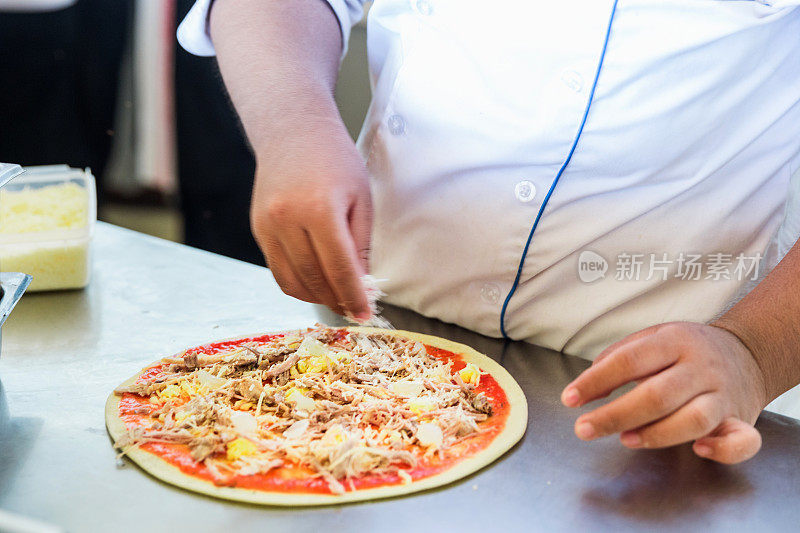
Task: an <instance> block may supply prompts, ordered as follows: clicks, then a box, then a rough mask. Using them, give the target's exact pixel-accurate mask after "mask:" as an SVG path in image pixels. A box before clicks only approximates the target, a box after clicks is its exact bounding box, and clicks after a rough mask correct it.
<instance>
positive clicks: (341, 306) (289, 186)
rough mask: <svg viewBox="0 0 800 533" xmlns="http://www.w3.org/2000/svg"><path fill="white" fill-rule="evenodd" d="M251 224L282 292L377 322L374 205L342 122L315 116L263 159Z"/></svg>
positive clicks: (287, 134) (259, 158)
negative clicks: (371, 268) (372, 306)
mask: <svg viewBox="0 0 800 533" xmlns="http://www.w3.org/2000/svg"><path fill="white" fill-rule="evenodd" d="M256 160H257V170H256V177H255V184H254V187H253V202H252V207H251V212H250V215H251V216H250V219H251V224H252V228H253V234H254V236H255V238H256V241H257V242H258V244H259V246H260V247H261V250H262V251H263V253H264V256H265V257H266V260H267V264H268V266H269V268H270V269H271V270H272V273H273V275H274V276H275V279H276V280H277V282H278V285H280V287H281V289H282V290H283V291H284V292H285V293H286V294H289V295H290V296H294V297H296V298H299V299H301V300H305V301H307V302H313V303H321V304H325V305H327V306H328V307H330V308H331V309H332V310H333V311H335V312H337V313H339V314H345V313H349V314H351V315H352V316H355V317H356V318H361V319H366V318H369V316H370V311H369V305H368V303H367V298H366V293H365V290H364V287H363V284H362V283H361V280H360V277H361V276H362V275H363V274H365V273H366V272H367V269H368V266H367V256H368V253H367V252H368V247H369V242H370V231H371V226H372V204H371V199H370V190H369V182H368V176H367V171H366V168H365V166H364V162H363V160H362V159H361V156H360V155H359V154H358V151H357V150H356V148H355V146H354V144H353V141H352V139H351V138H350V136H349V135H348V134H347V131H346V130H345V129H344V127H343V126H342V125H341V122H340V121H337V120H334V119H327V118H326V117H317V118H315V119H311V118H307V119H306V120H304V121H303V123H302V125H301V127H299V128H297V130H296V131H294V130H292V129H289V130H288V131H284V132H283V134H282V136H281V141H280V146H274V145H273V146H270V147H269V150H268V151H267V152H266V153H258V152H257V155H256Z"/></svg>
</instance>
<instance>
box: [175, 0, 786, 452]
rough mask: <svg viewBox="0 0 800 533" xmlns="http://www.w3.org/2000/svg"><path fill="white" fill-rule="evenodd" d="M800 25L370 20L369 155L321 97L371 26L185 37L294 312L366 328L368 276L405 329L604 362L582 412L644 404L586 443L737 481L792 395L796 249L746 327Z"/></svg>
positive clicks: (231, 19) (545, 8)
mask: <svg viewBox="0 0 800 533" xmlns="http://www.w3.org/2000/svg"><path fill="white" fill-rule="evenodd" d="M798 3H800V2H798V1H796V0H778V1H775V2H770V3H769V4H767V3H764V2H738V1H714V2H706V1H695V0H691V1H688V0H668V1H664V2H651V1H645V0H624V1H619V2H618V1H617V0H571V1H565V2H530V1H528V0H515V1H510V2H503V3H501V4H498V3H490V2H485V1H477V0H458V1H452V0H412V1H406V0H402V1H401V0H378V1H376V2H375V3H374V4H373V6H372V8H371V10H370V13H369V19H368V44H369V47H370V50H369V53H370V72H371V76H372V84H373V89H374V93H373V102H372V106H371V108H370V112H369V114H368V116H367V119H366V121H365V124H364V129H363V131H362V135H361V138H360V140H359V148H360V150H361V151H360V153H359V151H358V150H357V149H356V147H355V146H354V145H353V143H352V142H351V140H350V138H349V136H348V135H347V132H346V131H345V128H344V126H343V124H342V122H341V119H340V117H339V115H338V113H337V110H336V106H335V105H334V101H333V96H332V94H333V89H334V85H335V82H336V75H337V67H338V64H339V60H340V58H341V56H342V54H344V52H345V50H346V45H347V37H348V32H349V30H350V27H351V25H352V24H354V23H355V22H356V21H358V20H359V19H360V18H361V13H362V8H363V4H364V2H362V1H357V0H327V1H322V0H297V1H292V2H279V1H269V0H266V1H265V0H217V1H215V2H213V3H212V2H211V1H210V0H200V1H198V2H197V3H196V4H195V6H194V8H193V9H192V11H190V13H189V14H188V15H187V17H186V19H185V20H184V22H183V23H182V26H181V28H179V32H178V37H179V39H180V41H181V42H182V44H183V45H184V46H185V47H186V48H187V49H189V50H190V51H193V52H195V53H198V54H205V55H211V54H214V53H216V55H217V58H218V61H219V64H220V69H221V72H222V74H223V77H224V79H225V82H226V85H227V87H228V91H229V93H230V95H231V98H232V100H233V102H234V104H235V106H236V108H237V110H238V112H239V116H240V117H241V119H242V122H243V124H244V127H245V130H246V131H247V134H248V137H249V139H250V143H251V145H252V146H253V149H254V152H255V156H256V176H255V185H254V191H253V206H252V210H251V219H252V227H253V230H254V233H255V237H256V239H257V241H258V243H259V244H260V246H261V248H262V250H263V252H264V254H265V255H266V257H267V260H268V262H269V265H270V268H271V269H272V272H273V274H274V276H275V278H276V279H277V281H278V283H279V284H280V286H281V287H282V288H283V290H284V291H285V292H287V293H288V294H291V295H293V296H296V297H298V298H301V299H303V300H307V301H311V302H318V303H323V304H326V305H328V306H329V307H331V308H332V309H334V310H336V311H338V312H347V313H349V314H352V315H354V316H357V317H366V316H368V315H369V311H368V308H367V301H366V297H365V294H364V287H363V285H362V282H361V281H360V276H361V275H363V274H364V273H366V272H371V273H372V274H373V275H375V276H377V277H379V278H386V279H387V280H388V281H387V282H386V284H385V286H384V287H382V288H383V289H384V290H385V292H386V293H387V294H388V296H387V301H388V302H390V303H394V304H398V305H401V306H405V307H408V308H411V309H413V310H416V311H418V312H420V313H422V314H424V315H427V316H431V317H436V318H439V319H441V320H444V321H447V322H454V323H457V324H460V325H462V326H465V327H468V328H470V329H473V330H476V331H478V332H481V333H483V334H486V335H491V336H496V337H499V336H503V337H505V338H508V339H520V340H525V341H528V342H532V343H536V344H539V345H543V346H546V347H550V348H554V349H556V350H560V351H563V352H566V353H571V354H577V355H581V356H583V357H587V358H593V359H594V361H595V362H594V364H593V366H592V367H591V368H590V369H588V370H587V371H586V372H584V373H583V374H582V375H581V376H579V377H578V378H577V379H576V380H575V381H574V382H573V383H571V384H569V385H568V386H567V387H566V389H565V390H564V393H563V396H562V401H563V403H564V404H566V405H567V406H570V407H578V406H582V405H586V404H587V403H589V402H591V401H593V400H597V399H600V398H604V397H605V396H607V395H608V394H609V393H611V392H612V391H614V390H615V389H617V388H619V387H621V386H623V385H626V384H629V383H638V384H637V385H636V386H635V387H633V388H632V390H630V391H629V392H627V393H626V394H624V395H622V396H621V397H619V398H617V399H615V400H613V401H611V402H608V403H606V404H605V405H602V406H599V407H597V408H596V409H594V410H593V411H591V412H588V413H585V414H583V415H581V416H580V417H579V418H578V419H577V421H576V425H575V432H576V434H577V435H578V436H579V437H580V438H581V439H584V440H593V439H597V438H600V437H603V436H607V435H614V434H618V435H619V438H620V440H621V442H622V444H623V445H625V446H628V447H630V448H656V447H664V446H671V445H674V444H679V443H683V442H693V443H694V444H693V449H694V451H695V453H696V454H697V455H699V456H701V457H705V458H709V459H713V460H716V461H720V462H724V463H734V462H738V461H742V460H745V459H747V458H749V457H751V456H753V455H754V454H755V453H756V452H757V451H758V449H759V447H760V445H761V440H760V435H759V433H758V431H757V430H756V429H755V428H754V427H753V424H754V422H755V420H756V418H757V417H758V414H759V412H760V411H761V410H762V409H763V408H764V407H765V406H766V405H767V403H768V402H769V401H770V400H772V399H773V398H775V397H776V396H778V395H779V394H781V393H782V392H784V391H786V390H788V389H789V388H791V387H793V386H794V385H796V384H798V383H799V382H800V365H798V364H797V357H798V355H797V351H798V347H800V329H798V327H797V324H798V323H800V285H798V283H797V279H798V277H799V276H800V247H799V246H798V245H797V244H795V245H794V246H793V247H792V248H791V249H790V250H789V251H788V253H787V254H786V256H785V257H784V258H783V259H782V260H781V261H780V263H779V264H778V265H777V266H776V267H775V268H774V269H773V270H771V271H770V272H769V273H768V274H767V275H766V276H765V277H764V279H763V281H762V282H761V283H760V284H759V285H758V286H757V287H756V288H755V289H753V290H752V291H750V292H749V293H748V294H747V295H746V296H744V297H743V298H742V299H741V300H740V301H738V302H736V303H735V304H734V305H732V304H733V303H734V301H735V296H736V295H737V294H738V293H739V292H740V291H741V290H742V289H743V287H745V286H746V285H747V284H748V283H749V280H750V279H751V278H750V277H749V276H750V273H751V272H752V270H753V269H752V266H751V268H749V269H747V273H748V274H747V275H745V276H743V275H738V276H737V275H736V272H737V271H739V274H741V273H742V271H743V270H744V267H745V266H747V265H746V263H745V261H746V260H748V259H752V260H753V261H752V262H753V263H757V262H758V259H759V256H760V255H761V254H762V253H763V251H764V250H765V248H766V247H767V244H768V241H769V240H770V236H771V235H772V234H774V233H775V231H776V229H777V228H778V226H779V225H780V221H781V214H782V211H783V206H784V204H785V200H786V196H787V190H788V186H789V180H790V176H791V175H792V173H793V172H794V171H795V170H796V169H798V166H800V39H798V35H800V6H798ZM795 238H796V237H795ZM368 251H369V252H370V254H371V255H370V256H369V260H370V261H369V264H367V255H368V254H367V252H368ZM643 259H647V260H648V261H649V263H648V264H643V263H642V261H643ZM740 260H741V263H742V264H743V265H744V266H743V267H742V269H741V270H740V269H738V266H739V262H740ZM734 261H735V262H736V267H734V264H733V263H734ZM692 265H694V266H692ZM697 265H699V266H700V270H699V271H698V270H697V268H696V266H697ZM690 267H691V268H690ZM687 272H689V274H688V275H687ZM697 272H700V275H696V273H697ZM595 274H596V275H595ZM609 345H610V346H609Z"/></svg>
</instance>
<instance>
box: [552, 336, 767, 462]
mask: <svg viewBox="0 0 800 533" xmlns="http://www.w3.org/2000/svg"><path fill="white" fill-rule="evenodd" d="M634 381H635V382H638V384H637V385H636V386H635V387H634V388H633V389H632V390H631V391H629V392H627V393H626V394H624V395H623V396H621V397H619V398H617V399H615V400H614V401H612V402H609V403H607V404H605V405H602V406H600V407H598V408H596V409H595V410H593V411H591V412H589V413H586V414H584V415H581V416H580V417H579V418H578V420H577V421H576V423H575V434H576V435H577V436H578V437H579V438H581V439H583V440H593V439H596V438H599V437H603V436H606V435H612V434H615V433H620V441H621V442H622V444H623V445H625V446H627V447H628V448H663V447H666V446H673V445H676V444H681V443H684V442H690V441H694V445H693V449H694V452H695V453H696V454H697V455H699V456H701V457H705V458H707V459H712V460H714V461H719V462H721V463H738V462H741V461H745V460H747V459H749V458H751V457H752V456H754V455H755V454H756V453H757V452H758V450H759V448H760V447H761V435H760V434H759V433H758V431H757V430H756V429H755V428H754V427H753V424H754V423H755V421H756V418H758V415H759V413H760V412H761V410H762V409H763V408H764V407H765V406H766V404H767V393H766V388H765V384H764V377H763V374H762V372H761V370H760V369H759V367H758V365H757V363H756V361H755V359H754V358H753V356H752V355H751V353H750V351H749V350H748V349H747V347H745V345H744V344H742V343H741V342H740V341H739V339H738V338H737V337H736V336H735V335H733V334H732V333H730V332H728V331H726V330H724V329H721V328H718V327H715V326H710V325H705V324H697V323H692V322H671V323H668V324H661V325H658V326H653V327H650V328H647V329H644V330H642V331H639V332H638V333H634V334H633V335H629V336H628V337H626V338H624V339H623V340H621V341H619V342H617V343H616V344H613V345H612V346H610V347H608V348H607V349H606V350H605V351H604V352H603V353H601V354H600V355H599V356H598V357H597V359H596V360H595V361H594V363H593V364H592V366H591V367H590V368H588V369H587V370H586V371H584V372H583V373H582V374H581V375H580V376H578V378H577V379H575V380H574V381H573V382H572V383H570V384H569V385H567V387H566V388H565V389H564V392H563V393H562V396H561V401H562V402H563V403H564V405H566V406H568V407H579V406H582V405H585V404H587V403H589V402H591V401H593V400H597V399H599V398H604V397H606V396H608V395H609V394H610V393H611V392H613V391H614V390H615V389H617V388H618V387H621V386H623V385H625V384H627V383H630V382H634Z"/></svg>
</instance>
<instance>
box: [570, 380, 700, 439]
mask: <svg viewBox="0 0 800 533" xmlns="http://www.w3.org/2000/svg"><path fill="white" fill-rule="evenodd" d="M700 388H701V386H700V384H699V383H698V380H697V379H696V374H695V373H694V372H691V371H690V369H687V368H685V367H680V366H673V367H670V368H668V369H667V370H665V371H663V372H661V373H659V374H656V375H655V376H653V377H651V378H648V379H646V380H644V381H643V382H642V383H640V384H639V385H637V386H636V387H635V388H634V389H633V390H631V391H630V392H628V393H626V394H624V395H623V396H621V397H620V398H617V399H616V400H614V401H612V402H610V403H607V404H605V405H603V406H601V407H598V408H597V409H595V410H594V411H592V412H590V413H586V414H584V415H582V416H581V417H579V418H578V420H577V421H576V422H575V434H576V435H577V436H578V437H579V438H581V439H583V440H591V439H595V438H598V437H603V436H606V435H611V434H614V433H619V432H622V431H627V430H632V429H636V428H638V427H641V426H644V425H646V424H650V423H651V422H654V421H656V420H659V419H661V418H663V417H665V416H667V415H669V414H670V413H672V412H673V411H675V410H676V409H678V408H679V407H681V406H682V405H684V404H686V403H687V402H689V401H690V400H691V399H692V398H693V397H695V396H697V394H699V393H701V392H703V391H702V390H700ZM712 427H713V426H712ZM708 431H710V428H709V429H708V430H707V431H706V433H707V432H708ZM704 434H705V433H703V435H704ZM630 437H631V438H633V436H632V435H631V436H630Z"/></svg>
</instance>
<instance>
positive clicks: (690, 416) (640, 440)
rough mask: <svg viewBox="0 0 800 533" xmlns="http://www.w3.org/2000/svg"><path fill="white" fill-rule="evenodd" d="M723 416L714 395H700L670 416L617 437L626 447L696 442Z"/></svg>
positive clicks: (717, 423)
mask: <svg viewBox="0 0 800 533" xmlns="http://www.w3.org/2000/svg"><path fill="white" fill-rule="evenodd" d="M723 418H724V413H723V411H722V405H721V403H720V402H719V401H718V399H717V398H715V397H714V394H710V393H705V394H701V395H699V396H697V397H695V398H693V399H692V400H691V401H689V402H688V403H686V405H684V406H683V407H681V408H680V409H678V410H677V411H675V412H674V413H672V414H671V415H669V416H667V417H665V418H663V419H661V420H659V421H657V422H655V423H653V424H650V425H646V426H644V427H641V428H639V429H636V430H633V431H626V432H624V433H622V434H621V435H620V441H621V442H622V444H623V445H625V446H627V447H628V448H665V447H667V446H675V445H676V444H681V443H684V442H689V441H693V440H695V439H699V438H700V437H703V436H705V435H708V434H709V433H710V432H711V431H713V430H714V428H715V427H717V426H718V425H719V424H720V422H721V421H722V419H723Z"/></svg>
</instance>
